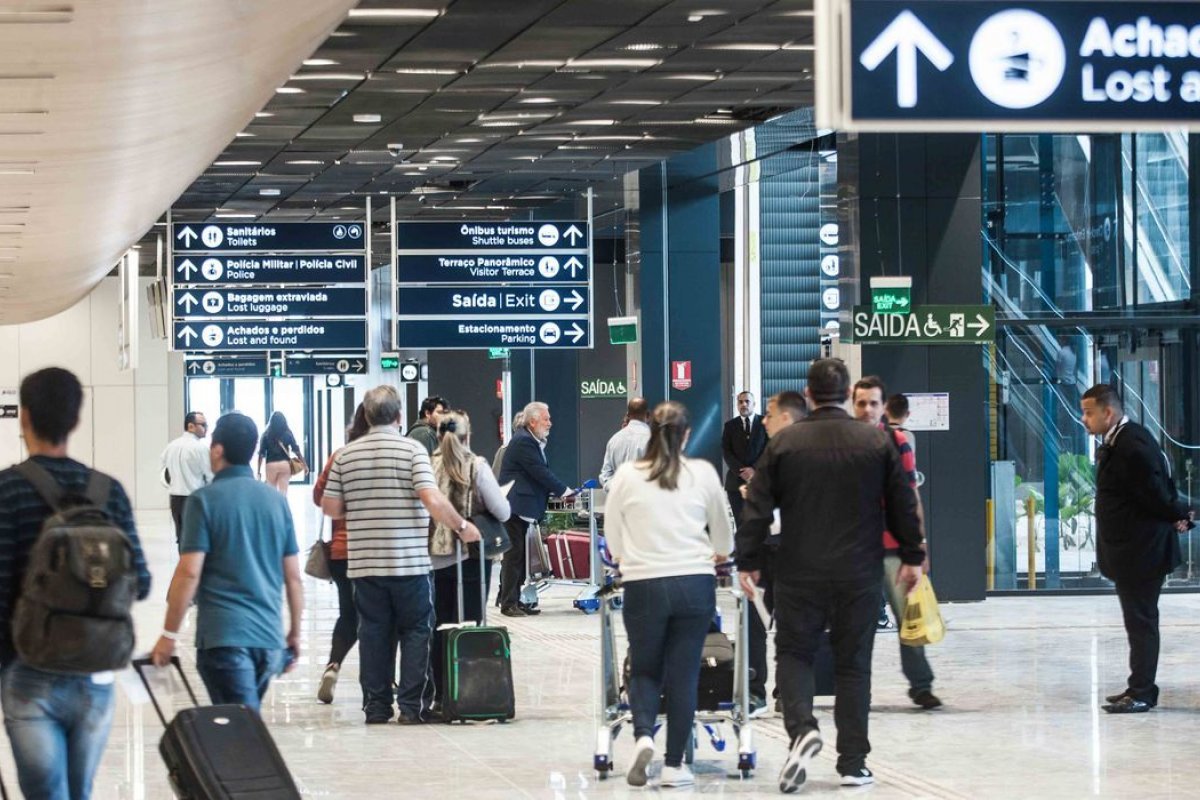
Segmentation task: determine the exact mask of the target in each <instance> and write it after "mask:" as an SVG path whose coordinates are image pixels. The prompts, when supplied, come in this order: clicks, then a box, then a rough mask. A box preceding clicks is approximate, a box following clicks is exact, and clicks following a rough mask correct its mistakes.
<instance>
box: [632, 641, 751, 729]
mask: <svg viewBox="0 0 1200 800" xmlns="http://www.w3.org/2000/svg"><path fill="white" fill-rule="evenodd" d="M733 647H734V644H733V642H731V641H730V640H729V636H727V635H726V634H724V633H722V632H721V631H710V632H709V634H708V635H707V636H705V637H704V649H703V650H701V651H700V680H699V682H698V683H697V686H696V710H697V711H719V710H720V709H721V707H722V706H728V705H729V704H730V703H732V702H733V678H734V672H733V667H734V663H735V661H734V652H733ZM630 674H631V666H630V660H629V654H628V653H626V654H625V664H624V666H623V668H622V682H623V684H624V685H623V688H624V690H625V693H626V696H628V693H629V678H630ZM667 680H670V676H667ZM658 713H659V714H666V713H667V697H666V692H665V691H664V692H663V698H662V700H661V701H660V703H659V709H658Z"/></svg>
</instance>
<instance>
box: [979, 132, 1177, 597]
mask: <svg viewBox="0 0 1200 800" xmlns="http://www.w3.org/2000/svg"><path fill="white" fill-rule="evenodd" d="M1196 144H1197V143H1196V142H1192V141H1190V140H1189V137H1188V134H1187V133H1186V132H1183V131H1171V132H1166V133H1156V134H1124V135H1121V134H1111V135H1093V136H1076V135H1048V134H1043V135H1028V134H1021V135H1002V136H1000V135H996V136H988V137H985V152H986V166H985V174H984V182H983V185H984V194H985V200H984V219H983V221H982V227H983V238H984V242H985V252H986V256H985V260H984V265H983V269H984V285H985V287H986V290H987V292H988V293H989V297H988V298H987V299H988V300H990V301H991V302H992V303H994V304H995V305H996V308H997V321H998V324H999V328H998V332H997V341H996V345H995V347H994V348H993V349H992V351H991V352H990V353H989V356H988V359H989V364H990V368H991V369H990V372H991V376H992V381H993V399H994V403H995V413H994V415H993V417H992V419H993V429H992V455H993V460H994V461H995V462H997V463H998V464H1000V465H1001V468H999V469H996V470H994V475H996V476H1003V478H1002V479H1003V480H1004V481H1005V482H1007V483H1012V484H1013V485H1012V486H1004V487H997V486H995V485H994V488H993V494H994V496H995V497H996V498H998V503H999V506H998V507H997V508H995V512H994V513H995V515H996V521H997V525H996V535H995V539H994V541H993V543H992V544H991V545H989V547H991V548H992V552H990V553H989V556H990V558H989V564H993V565H995V566H994V573H993V575H992V576H991V577H992V585H994V587H995V588H997V589H1032V588H1036V589H1047V588H1048V589H1070V588H1098V587H1105V586H1107V585H1108V584H1107V582H1106V581H1104V580H1103V579H1102V578H1101V577H1100V575H1099V572H1098V570H1097V568H1096V555H1095V553H1096V543H1095V537H1096V531H1095V521H1094V518H1093V513H1092V512H1093V506H1094V496H1095V486H1094V466H1093V463H1094V455H1095V446H1096V442H1095V440H1094V439H1093V438H1092V437H1090V436H1088V435H1087V432H1086V431H1085V430H1084V429H1083V426H1082V424H1081V423H1080V421H1079V404H1080V398H1081V396H1082V394H1083V392H1084V391H1086V390H1087V388H1088V387H1090V386H1092V385H1094V384H1096V383H1112V384H1114V385H1116V386H1117V387H1118V389H1119V390H1120V391H1121V393H1122V396H1123V397H1124V399H1125V403H1126V406H1127V411H1128V413H1129V416H1130V417H1131V418H1132V419H1134V420H1136V421H1139V422H1141V423H1142V424H1144V425H1146V427H1147V428H1149V429H1150V430H1151V432H1153V433H1154V434H1155V435H1156V436H1157V437H1158V438H1159V440H1160V442H1161V444H1162V445H1163V447H1164V451H1165V452H1166V454H1167V458H1168V461H1169V462H1170V463H1171V466H1172V469H1173V470H1174V472H1175V475H1176V479H1177V483H1178V485H1179V489H1180V491H1181V492H1183V493H1186V494H1188V495H1189V496H1192V493H1193V488H1192V486H1191V483H1192V479H1191V476H1193V475H1200V468H1198V467H1200V431H1198V429H1197V425H1198V422H1200V420H1198V417H1200V410H1198V397H1200V387H1198V386H1197V380H1196V374H1195V362H1196V354H1195V349H1194V348H1195V347H1196V344H1197V326H1200V317H1197V315H1196V314H1195V313H1194V312H1193V311H1192V310H1191V305H1190V304H1189V301H1190V299H1191V297H1192V291H1193V290H1192V287H1193V285H1194V282H1195V277H1196V274H1197V266H1196V264H1195V262H1194V260H1193V257H1192V253H1191V248H1190V239H1191V236H1192V226H1193V225H1195V224H1196V209H1194V208H1191V207H1190V204H1189V182H1190V181H1192V180H1196V176H1195V175H1194V174H1193V171H1192V166H1191V161H1192V159H1191V158H1190V153H1191V151H1192V150H1194V149H1196V148H1195V145H1196ZM996 479H997V478H994V480H996ZM1001 500H1002V502H1000V501H1001ZM1190 539H1191V537H1190V536H1189V537H1184V539H1183V540H1182V543H1183V545H1184V551H1185V565H1184V567H1183V568H1181V570H1180V571H1179V572H1178V573H1177V574H1176V575H1175V576H1173V577H1172V580H1171V584H1174V585H1184V586H1197V585H1200V581H1198V578H1200V576H1198V575H1197V574H1196V572H1197V570H1196V568H1195V565H1194V563H1193V564H1192V566H1190V567H1189V563H1188V555H1189V553H1192V543H1191V540H1190ZM1192 556H1193V562H1194V556H1195V553H1192Z"/></svg>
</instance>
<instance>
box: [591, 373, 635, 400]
mask: <svg viewBox="0 0 1200 800" xmlns="http://www.w3.org/2000/svg"><path fill="white" fill-rule="evenodd" d="M628 396H629V389H628V388H626V386H625V379H624V378H584V379H583V380H581V381H580V382H579V397H580V398H581V399H583V400H604V399H618V398H619V399H622V400H624V399H625V398H626V397H628Z"/></svg>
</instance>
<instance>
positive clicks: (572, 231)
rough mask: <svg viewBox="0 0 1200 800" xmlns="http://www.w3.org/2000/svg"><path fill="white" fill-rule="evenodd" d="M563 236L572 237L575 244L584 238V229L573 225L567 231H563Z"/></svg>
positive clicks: (572, 242)
mask: <svg viewBox="0 0 1200 800" xmlns="http://www.w3.org/2000/svg"><path fill="white" fill-rule="evenodd" d="M563 238H565V239H570V240H571V244H572V245H574V244H575V243H576V242H578V241H579V240H580V239H582V238H583V231H581V230H579V228H577V227H575V226H574V225H572V226H571V227H569V228H567V229H566V230H565V231H563Z"/></svg>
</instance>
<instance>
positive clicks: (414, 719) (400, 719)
mask: <svg viewBox="0 0 1200 800" xmlns="http://www.w3.org/2000/svg"><path fill="white" fill-rule="evenodd" d="M396 722H397V724H400V725H424V724H425V722H426V720H424V719H422V718H421V717H420V716H410V715H408V714H405V713H404V712H403V711H401V712H400V714H399V716H397V717H396Z"/></svg>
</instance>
